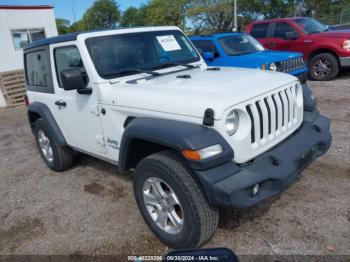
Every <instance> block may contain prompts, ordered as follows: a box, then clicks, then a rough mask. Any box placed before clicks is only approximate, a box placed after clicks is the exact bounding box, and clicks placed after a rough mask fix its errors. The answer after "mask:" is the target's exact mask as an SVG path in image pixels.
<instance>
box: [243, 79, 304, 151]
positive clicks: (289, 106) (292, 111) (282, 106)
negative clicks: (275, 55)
mask: <svg viewBox="0 0 350 262" xmlns="http://www.w3.org/2000/svg"><path fill="white" fill-rule="evenodd" d="M299 92H302V91H301V87H300V85H292V86H289V87H287V88H283V89H279V90H278V91H276V92H273V93H270V94H269V95H268V96H266V97H263V98H260V99H259V100H256V101H254V102H251V103H249V104H247V105H246V110H247V113H248V115H249V118H250V121H251V134H250V139H251V144H252V147H253V148H256V147H258V146H259V145H263V144H266V143H267V142H268V141H270V140H273V138H274V137H276V136H279V135H281V134H283V133H285V132H286V131H287V130H289V129H291V128H292V127H294V126H295V125H296V124H297V123H298V121H297V118H298V116H297V113H298V111H297V106H298V101H297V100H298V96H300V94H299ZM298 94H299V95H298ZM299 99H300V97H299Z"/></svg>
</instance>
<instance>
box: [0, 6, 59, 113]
mask: <svg viewBox="0 0 350 262" xmlns="http://www.w3.org/2000/svg"><path fill="white" fill-rule="evenodd" d="M56 35H57V28H56V22H55V17H54V13H53V7H52V6H3V5H0V75H1V73H3V72H8V71H14V70H19V69H23V68H24V66H23V51H22V48H23V47H24V46H25V45H26V44H27V43H30V42H33V41H36V40H39V39H43V38H47V37H52V36H56ZM5 105H6V104H5V101H4V97H3V94H2V92H1V89H0V107H1V106H5Z"/></svg>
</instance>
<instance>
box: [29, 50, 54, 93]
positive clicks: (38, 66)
mask: <svg viewBox="0 0 350 262" xmlns="http://www.w3.org/2000/svg"><path fill="white" fill-rule="evenodd" d="M25 67H26V77H27V84H28V85H29V86H39V87H52V76H51V71H50V60H49V53H48V52H47V50H38V51H34V52H31V53H27V54H26V55H25Z"/></svg>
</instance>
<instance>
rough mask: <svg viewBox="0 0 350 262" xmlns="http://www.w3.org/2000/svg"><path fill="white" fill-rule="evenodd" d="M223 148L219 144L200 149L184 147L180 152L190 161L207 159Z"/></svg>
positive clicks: (219, 152) (217, 153)
mask: <svg viewBox="0 0 350 262" xmlns="http://www.w3.org/2000/svg"><path fill="white" fill-rule="evenodd" d="M223 151H224V150H223V148H222V146H221V145H213V146H209V147H206V148H202V149H200V150H197V151H196V150H190V149H184V150H183V151H182V154H183V156H184V157H186V158H187V159H188V160H192V161H200V160H203V159H207V158H210V157H213V156H216V155H219V154H221V153H222V152H223Z"/></svg>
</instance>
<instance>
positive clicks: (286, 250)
mask: <svg viewBox="0 0 350 262" xmlns="http://www.w3.org/2000/svg"><path fill="white" fill-rule="evenodd" d="M349 83H350V73H343V74H342V75H341V76H340V77H339V78H338V79H336V80H334V81H331V82H309V85H310V86H311V87H312V89H313V91H314V92H315V94H316V96H317V98H318V101H319V107H320V109H321V111H322V113H323V114H325V115H326V116H328V117H330V118H331V119H332V133H333V137H334V140H333V145H332V147H331V150H330V151H329V152H328V153H327V154H326V155H325V156H323V157H322V158H320V159H318V160H317V161H316V162H314V163H313V164H312V165H311V166H310V167H309V168H307V169H306V170H305V171H304V172H303V175H302V176H300V178H299V179H298V181H296V183H295V184H294V185H293V186H292V187H291V188H290V189H289V190H288V191H287V192H285V193H284V194H282V195H281V196H280V197H277V198H274V199H272V200H271V201H269V202H268V203H264V204H262V205H259V206H257V207H254V208H252V209H250V210H245V211H239V210H230V209H225V210H221V211H220V212H221V218H220V224H219V228H218V230H217V232H216V234H215V235H214V237H213V238H212V239H211V240H210V241H209V242H208V243H207V244H206V245H205V246H204V247H218V246H220V247H228V248H230V249H232V250H234V251H235V252H236V253H237V254H239V255H247V254H250V255H251V254H256V255H350V190H349V188H350V111H349V109H350V106H349V105H350V86H349ZM25 110H26V109H25V107H17V108H8V109H0V254H3V255H7V254H33V255H40V254H43V255H58V254H70V255H81V254H84V255H86V254H88V255H137V254H138V255H146V254H147V255H163V254H165V253H167V252H168V251H169V250H168V248H167V247H165V246H164V245H163V244H162V243H160V242H159V241H158V239H156V238H155V236H154V235H153V234H152V233H151V232H150V231H149V230H148V228H147V226H146V225H145V223H144V222H143V220H142V217H141V215H140V213H139V211H138V209H137V206H136V203H135V200H134V197H133V193H132V183H131V177H130V176H120V175H118V174H117V169H116V167H115V166H113V165H110V164H108V163H105V162H103V161H100V160H96V159H94V158H91V157H88V156H81V157H80V158H79V159H78V160H77V162H76V164H75V165H74V167H73V168H72V169H70V170H69V171H66V172H64V173H54V172H52V171H50V170H49V169H48V168H47V167H46V166H45V164H44V162H43V161H42V160H41V159H40V157H39V153H38V152H37V149H36V146H35V142H34V138H33V136H32V134H31V131H30V129H29V127H28V124H27V119H26V112H25Z"/></svg>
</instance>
